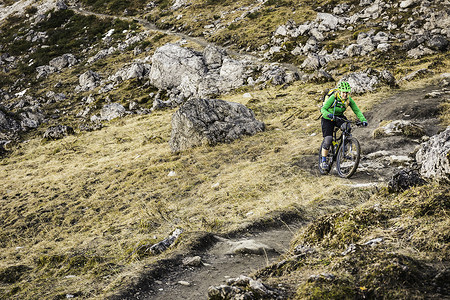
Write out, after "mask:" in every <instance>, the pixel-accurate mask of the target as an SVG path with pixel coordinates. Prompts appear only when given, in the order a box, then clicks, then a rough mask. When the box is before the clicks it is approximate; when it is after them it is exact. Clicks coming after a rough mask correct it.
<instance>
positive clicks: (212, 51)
mask: <svg viewBox="0 0 450 300" xmlns="http://www.w3.org/2000/svg"><path fill="white" fill-rule="evenodd" d="M225 56H226V53H225V52H224V51H222V50H220V49H219V48H217V47H214V46H210V45H208V46H207V47H206V48H205V49H204V50H203V57H204V58H205V63H206V65H207V66H208V68H209V69H216V68H220V67H221V66H222V60H223V58H224V57H225Z"/></svg>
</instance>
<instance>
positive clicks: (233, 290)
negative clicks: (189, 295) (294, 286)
mask: <svg viewBox="0 0 450 300" xmlns="http://www.w3.org/2000/svg"><path fill="white" fill-rule="evenodd" d="M285 298H286V295H284V293H283V292H282V291H281V290H278V289H275V288H272V287H270V286H268V285H266V284H264V283H262V282H261V281H260V280H254V279H252V278H250V277H247V276H244V275H241V276H239V277H238V278H230V279H228V280H227V284H226V285H220V286H210V287H209V288H208V299H209V300H226V299H247V300H256V299H277V300H278V299H280V300H281V299H285Z"/></svg>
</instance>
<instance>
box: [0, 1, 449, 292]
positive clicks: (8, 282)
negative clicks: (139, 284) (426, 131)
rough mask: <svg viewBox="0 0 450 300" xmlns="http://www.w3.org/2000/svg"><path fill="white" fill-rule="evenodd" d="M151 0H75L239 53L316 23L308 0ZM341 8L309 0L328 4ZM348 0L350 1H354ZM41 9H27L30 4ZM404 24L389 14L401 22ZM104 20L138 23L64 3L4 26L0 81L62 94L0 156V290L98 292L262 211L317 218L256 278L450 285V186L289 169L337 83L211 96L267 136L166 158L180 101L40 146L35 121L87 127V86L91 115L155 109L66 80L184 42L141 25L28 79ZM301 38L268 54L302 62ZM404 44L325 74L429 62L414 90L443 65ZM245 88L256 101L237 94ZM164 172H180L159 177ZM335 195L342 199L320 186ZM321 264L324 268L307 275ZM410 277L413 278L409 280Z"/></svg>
mask: <svg viewBox="0 0 450 300" xmlns="http://www.w3.org/2000/svg"><path fill="white" fill-rule="evenodd" d="M148 2H149V1H141V0H129V1H117V0H97V1H87V0H82V1H80V3H82V4H83V5H84V6H86V7H88V8H89V9H92V10H95V11H97V12H100V13H109V14H116V15H120V16H123V14H124V10H125V9H128V11H129V12H128V14H129V15H136V16H139V17H142V19H147V20H149V21H152V22H155V23H156V24H157V25H158V27H159V28H173V29H174V30H179V31H184V32H187V33H189V34H191V35H193V36H203V37H204V38H205V39H206V40H207V41H210V42H214V43H218V44H221V45H231V47H232V48H236V49H238V50H242V49H244V50H247V49H248V51H254V50H256V49H258V48H259V47H261V46H262V45H264V44H266V43H267V42H268V41H270V39H271V35H272V33H273V31H274V30H276V28H277V27H278V26H279V25H282V24H286V21H287V20H293V21H294V22H296V23H297V24H300V23H304V22H306V21H311V20H313V19H314V18H315V17H316V15H315V10H314V9H315V7H316V4H317V2H313V1H271V0H269V1H267V2H265V3H264V5H261V7H258V9H256V10H255V11H254V12H252V13H250V14H247V15H244V16H243V15H242V11H240V10H239V9H240V8H241V7H244V6H252V5H253V6H255V1H249V0H245V1H240V2H236V1H234V2H233V1H216V0H208V1H197V0H194V1H191V3H190V5H189V6H188V7H187V8H186V9H185V10H183V13H182V14H181V13H179V12H177V11H173V10H171V9H170V7H171V6H172V4H173V1H168V0H157V1H153V2H154V3H155V4H156V6H155V7H152V8H151V9H149V8H146V7H147V4H148ZM11 3H13V1H7V2H5V4H11ZM258 3H259V2H258ZM338 3H339V1H319V3H318V4H319V5H321V6H322V7H333V6H335V5H336V4H338ZM346 3H348V4H350V5H351V4H355V5H358V4H359V1H347V2H346ZM300 4H301V6H300ZM35 11H36V9H35V8H33V7H29V8H27V12H28V13H30V14H31V13H33V12H35ZM179 15H182V16H181V17H179ZM405 19H406V17H405V18H403V20H401V19H398V22H399V26H400V25H402V24H401V23H402V22H404V20H405ZM215 21H217V22H218V24H220V25H221V26H222V27H220V28H219V29H218V30H216V31H214V32H213V33H211V34H209V33H208V32H207V30H206V29H207V28H205V26H206V25H210V24H211V23H213V22H215ZM110 29H114V33H113V35H112V40H113V41H121V40H123V39H124V38H125V36H126V35H127V33H130V32H139V31H140V30H141V28H140V27H139V25H138V23H137V22H129V21H124V20H121V19H113V18H100V17H94V16H82V15H79V14H76V13H75V12H74V11H72V10H61V11H58V12H52V13H51V14H50V15H49V16H48V18H47V19H45V21H42V22H39V23H37V24H35V25H33V24H30V22H29V20H28V19H27V18H25V17H10V18H9V19H8V20H6V21H5V22H3V23H2V24H1V35H0V44H1V45H2V48H1V54H4V53H8V54H9V55H13V56H18V57H26V59H23V60H21V61H20V62H19V63H18V64H17V65H15V66H14V67H13V68H12V69H11V70H2V71H0V88H3V87H6V86H8V87H11V91H13V92H18V91H20V90H22V89H24V88H25V87H27V88H28V89H29V94H32V95H33V96H34V97H43V98H45V95H46V93H47V92H49V91H50V90H52V91H55V92H60V93H66V94H67V95H69V97H68V98H67V99H65V100H61V101H59V102H53V103H51V102H49V103H46V104H44V105H43V106H44V108H45V109H46V110H47V112H48V114H49V116H52V114H53V112H54V111H63V112H64V113H63V114H61V116H60V117H59V118H58V119H52V118H51V117H49V118H48V121H47V123H45V124H44V125H42V126H41V127H39V128H38V129H37V130H36V131H32V132H29V133H27V134H26V135H24V136H23V141H26V142H23V143H18V144H15V145H14V147H11V149H10V151H9V153H8V154H7V155H6V156H4V157H2V158H1V160H0V182H1V183H2V189H1V190H0V203H1V204H0V216H1V218H0V225H1V231H0V248H1V249H2V251H1V254H0V257H1V259H0V298H11V299H33V298H38V297H40V298H46V299H52V298H55V299H59V298H66V296H67V295H74V296H76V297H80V298H105V297H107V296H110V295H113V294H115V293H117V291H118V290H119V289H122V288H123V287H125V286H127V285H129V284H131V283H133V281H134V280H135V279H136V278H138V277H139V276H140V275H142V274H143V273H145V266H149V265H152V264H153V263H155V262H157V261H159V260H161V259H164V258H170V257H171V256H173V255H175V254H178V253H180V252H181V253H183V251H184V252H186V251H188V250H189V245H190V243H195V238H198V236H199V235H200V233H204V232H211V233H224V234H225V233H230V232H237V231H239V230H242V229H244V228H246V227H248V226H251V225H252V224H255V223H258V222H260V223H264V222H266V223H270V218H271V215H272V214H277V213H283V212H288V213H291V214H297V215H299V216H301V218H302V219H304V220H311V223H310V224H309V225H308V226H307V227H306V228H305V229H304V230H302V231H301V232H299V233H298V235H297V236H296V238H295V240H294V241H293V242H292V247H291V251H290V253H289V254H288V255H286V257H285V262H284V264H280V265H276V266H270V267H268V268H267V269H265V270H262V271H260V272H258V273H257V275H258V276H260V277H262V278H264V279H267V280H268V281H269V282H274V283H283V284H285V285H286V286H288V287H289V289H290V290H291V294H292V297H293V298H297V299H304V298H311V299H324V298H332V299H333V298H354V297H361V298H364V297H367V298H378V297H383V296H386V297H391V298H414V297H420V296H421V295H423V294H425V293H426V294H427V295H434V293H436V295H438V296H439V295H440V294H439V293H438V292H437V291H436V290H435V289H433V284H436V282H437V285H441V286H443V285H444V284H443V283H445V282H448V259H449V254H450V253H449V251H450V250H449V248H448V244H449V230H448V228H449V221H448V210H449V205H448V198H449V190H448V187H446V186H439V185H433V184H428V185H426V186H423V187H416V188H413V189H411V190H408V191H405V192H404V193H401V194H388V193H386V192H385V191H384V190H382V191H376V190H375V189H372V188H353V187H349V186H347V185H346V184H347V183H348V181H347V180H344V179H340V178H333V182H330V180H329V178H328V177H316V176H314V175H313V174H311V173H310V172H307V171H306V170H304V168H301V167H300V166H299V161H300V160H301V159H302V158H303V157H304V156H305V155H315V154H316V151H317V146H318V145H319V144H320V141H321V131H320V124H319V122H318V121H317V115H318V108H317V104H318V103H317V99H318V95H319V94H320V93H321V92H322V91H323V90H324V89H325V88H326V87H327V88H328V87H330V86H331V85H332V84H331V83H328V84H313V83H299V82H296V83H294V84H292V85H285V86H282V87H273V86H270V85H268V86H267V87H265V88H263V87H256V88H253V87H245V88H242V89H241V90H238V91H235V92H234V93H230V94H228V95H221V96H220V98H221V99H224V100H228V101H234V102H239V103H242V104H245V105H246V106H247V107H249V108H251V109H252V110H253V111H254V113H255V114H256V117H257V119H259V120H262V121H264V122H265V123H266V126H267V130H266V131H265V132H263V133H261V134H258V135H255V136H252V137H246V138H243V139H242V140H239V141H235V142H232V143H230V144H221V145H217V146H215V147H209V146H202V147H198V148H194V149H191V150H188V151H185V152H183V153H175V154H174V153H172V152H171V151H170V149H169V146H168V141H169V139H170V131H171V121H170V120H171V116H172V114H173V112H174V109H169V108H168V109H166V110H162V111H156V112H153V113H152V114H149V115H142V116H138V115H131V116H127V117H125V118H123V119H120V120H113V121H110V122H108V123H106V124H105V127H104V128H103V129H102V130H98V131H92V132H80V131H79V130H76V134H75V135H72V136H69V137H66V138H65V139H62V140H57V141H44V140H42V139H41V137H42V134H43V131H44V130H45V127H48V126H49V125H52V124H53V123H56V122H58V123H65V124H68V125H71V126H73V127H74V128H78V125H79V124H80V122H81V121H80V120H79V118H77V117H76V114H77V113H78V112H79V111H80V110H81V109H82V108H83V107H82V106H81V104H80V103H81V101H82V99H83V98H84V97H85V96H89V95H90V94H93V95H94V96H95V101H94V102H93V103H91V104H90V106H89V108H90V109H92V110H98V109H100V108H101V107H102V105H103V104H104V103H106V101H114V102H119V103H122V104H123V105H126V104H129V103H130V101H135V102H137V103H139V104H140V106H141V107H143V108H151V106H152V104H153V103H152V100H153V98H152V97H151V96H150V94H151V93H157V92H158V91H157V89H156V88H155V87H153V86H151V85H148V84H146V80H145V79H143V80H138V79H130V80H127V81H124V82H123V83H121V85H120V86H119V87H118V88H116V89H114V90H112V91H110V92H108V93H105V94H103V95H101V96H100V95H97V94H96V92H97V90H94V91H89V92H80V93H74V92H73V90H74V86H76V84H77V82H78V76H79V74H81V73H83V72H85V71H86V70H88V69H91V70H94V71H96V72H99V73H101V74H113V73H114V72H116V71H117V70H118V69H119V68H120V67H121V66H123V65H124V64H126V63H129V62H130V61H132V60H133V59H136V58H138V59H141V58H142V59H144V58H146V57H149V56H151V55H152V53H153V52H154V51H155V49H156V48H157V47H158V46H159V45H162V44H165V43H167V42H173V41H178V40H179V37H176V36H172V35H168V34H164V33H161V32H156V31H155V32H151V34H150V35H149V37H148V38H147V39H145V40H144V41H142V42H140V43H138V44H136V45H133V46H130V47H128V48H127V49H125V50H124V51H117V52H116V53H114V54H112V55H111V56H108V57H107V58H105V59H103V60H100V61H97V62H95V63H92V64H90V65H88V64H85V62H83V63H81V64H80V65H77V66H75V67H73V68H70V69H65V70H63V71H61V72H59V73H54V74H52V75H51V76H49V77H47V78H45V79H41V80H40V81H37V80H35V78H36V73H35V70H36V66H41V65H45V64H48V62H49V61H50V60H51V59H52V58H54V57H57V56H60V55H62V54H66V53H74V54H76V55H77V56H83V57H84V58H86V57H88V56H92V55H94V54H95V53H97V52H98V51H99V50H100V49H103V48H106V47H109V44H107V43H106V42H104V41H103V40H102V37H104V35H105V33H106V32H108V31H109V30H110ZM30 30H34V31H35V32H45V33H46V35H48V38H47V39H46V40H45V42H43V41H34V42H33V41H29V40H27V39H26V36H27V34H28V33H29V32H30ZM366 30H369V29H368V28H366V27H365V25H364V26H361V28H357V29H355V31H354V32H355V33H354V34H351V33H344V34H341V35H339V36H338V37H334V38H333V39H332V40H331V41H330V42H329V43H328V44H327V46H326V49H327V50H328V51H329V52H331V51H332V50H333V49H341V48H342V46H343V45H346V44H347V43H349V42H350V41H351V40H352V39H356V37H357V34H356V33H359V32H365V31H366ZM305 42H306V37H298V38H297V39H295V40H288V41H286V42H285V43H284V44H283V48H284V50H283V51H281V52H280V53H279V54H277V55H276V56H275V57H274V60H276V61H279V62H291V63H292V62H294V63H296V64H299V60H301V59H303V57H300V58H299V57H294V56H293V55H291V54H290V52H291V51H292V50H293V49H294V48H295V46H296V45H297V44H299V43H305ZM43 46H45V47H43ZM137 47H140V48H142V49H141V50H143V53H142V54H134V53H133V50H134V49H135V48H137ZM197 47H200V46H198V45H197ZM398 49H399V47H398V45H395V46H394V47H393V49H392V50H391V51H390V52H387V53H385V54H383V55H382V56H380V57H375V58H373V57H370V58H367V57H361V58H358V57H356V58H354V59H353V60H352V61H351V62H350V61H339V62H335V64H336V69H335V73H336V74H338V75H340V74H344V73H346V72H348V70H349V68H350V65H351V67H352V68H355V69H362V68H369V67H373V68H388V69H390V70H392V73H393V74H394V75H396V77H400V76H402V75H405V74H406V73H409V72H411V71H414V70H418V69H420V68H428V69H430V70H435V71H436V74H435V75H429V76H428V77H426V78H422V79H420V80H416V81H414V82H411V83H404V85H403V86H402V88H404V89H409V88H412V87H414V88H416V87H418V86H423V87H424V86H427V85H429V84H430V83H432V82H434V80H436V79H437V76H438V73H439V72H443V71H445V70H446V67H447V66H448V65H449V56H448V53H446V54H440V55H438V54H436V55H430V56H428V57H426V58H424V59H422V60H417V61H412V60H410V59H407V58H405V57H404V54H402V53H400V52H399V51H397V50H398ZM244 92H248V93H250V94H251V98H244V97H243V96H242V94H243V93H244ZM391 93H392V91H391V90H386V89H381V90H380V91H379V92H374V93H371V94H367V95H364V97H360V99H358V105H359V107H360V108H362V110H363V111H367V110H369V109H370V108H371V107H373V106H374V105H375V104H377V103H379V102H380V101H382V100H383V99H385V98H386V96H387V95H389V94H391ZM162 94H163V96H166V95H165V94H164V93H162ZM8 101H14V99H12V100H11V99H10V100H8ZM8 101H6V100H5V104H6V102H8ZM2 104H4V103H2ZM0 110H3V108H2V107H1V106H0ZM4 112H5V113H6V111H4ZM8 113H9V114H12V115H15V113H16V112H14V113H11V112H8ZM439 113H440V118H441V123H442V125H443V126H448V125H450V103H448V101H447V102H444V103H442V105H441V111H440V112H439ZM170 172H174V173H171V174H175V175H174V176H168V174H169V173H170ZM324 186H326V187H327V188H326V189H325V188H324ZM330 190H339V193H338V194H330V192H329V191H330ZM335 197H338V198H339V200H340V201H342V202H343V203H345V207H346V210H343V211H342V210H340V211H336V209H337V208H336V207H335V206H333V205H331V204H327V201H331V200H333V199H334V198H335ZM332 198H333V199H332ZM328 213H330V214H328ZM175 228H182V229H183V230H184V231H185V234H184V235H183V236H182V241H181V242H179V243H177V244H176V245H175V246H174V247H173V248H170V249H169V250H168V251H167V252H164V253H162V254H158V255H155V254H153V253H151V252H149V251H148V249H149V247H150V246H151V245H153V244H155V243H157V242H159V241H161V240H163V239H164V238H165V237H167V236H168V235H169V234H170V233H171V232H172V231H173V230H174V229H175ZM376 237H383V242H382V243H381V244H380V245H378V246H376V247H373V248H370V247H359V246H361V245H363V244H364V243H365V242H367V241H370V240H371V239H373V238H376ZM303 244H308V245H309V246H311V247H314V248H316V249H318V252H316V253H315V254H314V255H311V256H308V257H298V256H295V255H294V254H293V253H294V249H295V247H297V246H298V245H303ZM350 244H355V245H358V247H357V248H356V250H355V252H351V253H349V254H348V255H346V256H345V255H340V253H342V252H343V251H345V250H346V249H347V248H348V246H349V245H350ZM436 262H439V264H437V263H436ZM446 268H447V269H446ZM439 272H441V273H439ZM322 273H329V274H333V276H334V277H331V278H332V279H331V280H330V279H329V278H328V277H326V276H319V277H318V278H316V279H310V277H309V276H310V275H317V274H322ZM438 274H441V275H440V277H439V276H437V275H438ZM404 278H407V279H408V280H410V281H411V282H416V283H417V282H420V283H421V285H417V286H414V285H409V284H407V283H404V282H403V279H404Z"/></svg>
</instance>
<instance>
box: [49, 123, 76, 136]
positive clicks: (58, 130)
mask: <svg viewBox="0 0 450 300" xmlns="http://www.w3.org/2000/svg"><path fill="white" fill-rule="evenodd" d="M74 133H75V132H74V130H73V128H72V127H70V126H65V125H57V126H51V127H49V128H48V129H47V130H46V131H45V132H44V139H47V140H58V139H62V138H64V137H66V136H68V135H70V134H74Z"/></svg>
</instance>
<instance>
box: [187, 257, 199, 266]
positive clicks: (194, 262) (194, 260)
mask: <svg viewBox="0 0 450 300" xmlns="http://www.w3.org/2000/svg"><path fill="white" fill-rule="evenodd" d="M183 265H185V266H192V267H199V266H201V265H202V258H201V257H200V256H194V257H186V258H184V259H183Z"/></svg>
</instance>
